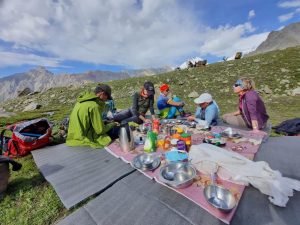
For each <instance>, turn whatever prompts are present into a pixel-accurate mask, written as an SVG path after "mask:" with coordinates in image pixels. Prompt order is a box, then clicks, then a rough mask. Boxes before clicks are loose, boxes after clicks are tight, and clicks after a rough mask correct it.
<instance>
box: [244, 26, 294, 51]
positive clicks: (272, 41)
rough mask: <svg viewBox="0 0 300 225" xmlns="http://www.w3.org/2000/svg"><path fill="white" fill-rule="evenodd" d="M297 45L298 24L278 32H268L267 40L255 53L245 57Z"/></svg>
mask: <svg viewBox="0 0 300 225" xmlns="http://www.w3.org/2000/svg"><path fill="white" fill-rule="evenodd" d="M298 45H300V22H298V23H292V24H289V25H288V26H286V27H284V28H283V29H281V30H279V31H272V32H270V33H269V35H268V37H267V39H266V40H265V41H263V42H262V43H261V44H260V45H259V46H258V47H257V48H256V49H255V51H253V52H250V53H249V54H247V55H248V56H251V55H257V54H260V53H264V52H269V51H274V50H281V49H285V48H288V47H294V46H298Z"/></svg>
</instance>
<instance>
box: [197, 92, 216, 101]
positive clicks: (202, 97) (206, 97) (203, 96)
mask: <svg viewBox="0 0 300 225" xmlns="http://www.w3.org/2000/svg"><path fill="white" fill-rule="evenodd" d="M212 101H213V98H212V96H211V95H210V94H208V93H203V94H201V95H200V96H199V97H198V98H195V99H194V102H195V103H196V104H201V103H204V102H212Z"/></svg>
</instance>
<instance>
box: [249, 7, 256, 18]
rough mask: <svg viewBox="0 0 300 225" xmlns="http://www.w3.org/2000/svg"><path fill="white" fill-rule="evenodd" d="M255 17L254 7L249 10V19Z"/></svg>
mask: <svg viewBox="0 0 300 225" xmlns="http://www.w3.org/2000/svg"><path fill="white" fill-rule="evenodd" d="M253 17H255V11H254V10H253V9H252V10H250V11H249V13H248V20H250V19H251V18H253Z"/></svg>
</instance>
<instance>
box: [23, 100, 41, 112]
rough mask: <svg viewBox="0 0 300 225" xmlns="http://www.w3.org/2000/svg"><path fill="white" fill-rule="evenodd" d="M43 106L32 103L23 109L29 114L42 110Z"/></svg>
mask: <svg viewBox="0 0 300 225" xmlns="http://www.w3.org/2000/svg"><path fill="white" fill-rule="evenodd" d="M41 107H42V106H41V105H39V104H37V103H35V102H32V103H30V104H29V105H27V106H26V107H25V108H24V109H23V112H27V111H33V110H35V109H39V108H41Z"/></svg>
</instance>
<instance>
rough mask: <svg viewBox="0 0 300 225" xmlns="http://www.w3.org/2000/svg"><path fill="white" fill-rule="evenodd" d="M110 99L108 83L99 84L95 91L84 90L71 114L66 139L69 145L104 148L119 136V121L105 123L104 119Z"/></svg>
mask: <svg viewBox="0 0 300 225" xmlns="http://www.w3.org/2000/svg"><path fill="white" fill-rule="evenodd" d="M108 99H111V88H110V87H109V86H108V85H106V84H99V85H98V86H97V87H96V88H95V91H94V93H93V92H83V93H81V94H80V95H79V97H78V98H77V103H76V104H75V106H74V108H73V110H72V112H71V115H70V123H69V129H68V136H67V140H66V144H67V145H68V146H90V147H92V148H103V147H105V146H107V145H108V144H109V143H110V142H111V141H112V139H116V138H118V134H119V127H116V125H117V123H108V124H104V123H103V120H102V116H101V115H102V112H103V110H104V108H105V101H106V100H108Z"/></svg>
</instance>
